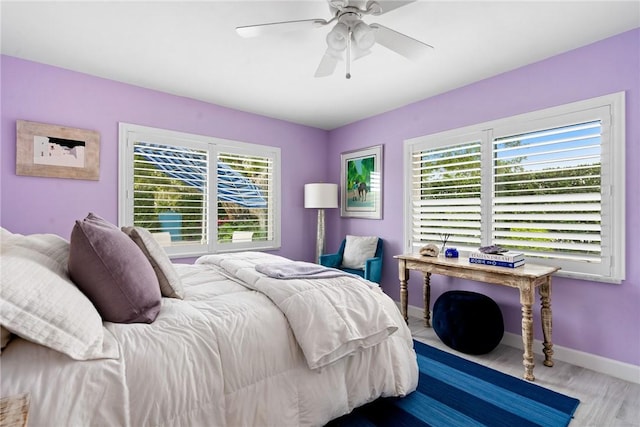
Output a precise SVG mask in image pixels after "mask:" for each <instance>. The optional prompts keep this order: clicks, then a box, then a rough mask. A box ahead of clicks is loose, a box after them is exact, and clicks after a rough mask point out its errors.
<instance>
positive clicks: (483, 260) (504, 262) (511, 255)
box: [469, 251, 524, 268]
mask: <svg viewBox="0 0 640 427" xmlns="http://www.w3.org/2000/svg"><path fill="white" fill-rule="evenodd" d="M469 262H470V263H472V264H484V265H494V266H496V267H509V268H516V267H520V266H522V265H524V254H523V253H522V252H514V251H508V252H502V253H499V254H485V253H484V252H480V251H475V252H471V253H470V254H469Z"/></svg>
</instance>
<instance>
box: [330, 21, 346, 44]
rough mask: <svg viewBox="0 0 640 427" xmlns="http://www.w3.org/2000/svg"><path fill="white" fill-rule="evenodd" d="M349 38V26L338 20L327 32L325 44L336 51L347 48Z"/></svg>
mask: <svg viewBox="0 0 640 427" xmlns="http://www.w3.org/2000/svg"><path fill="white" fill-rule="evenodd" d="M348 39H349V28H348V27H347V26H346V25H345V24H343V23H342V22H338V23H337V24H336V25H335V26H334V27H333V29H332V30H331V31H329V33H328V34H327V45H328V46H329V47H330V48H331V49H333V50H337V51H342V50H345V49H346V48H347V40H348Z"/></svg>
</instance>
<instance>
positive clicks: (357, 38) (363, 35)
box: [352, 21, 376, 50]
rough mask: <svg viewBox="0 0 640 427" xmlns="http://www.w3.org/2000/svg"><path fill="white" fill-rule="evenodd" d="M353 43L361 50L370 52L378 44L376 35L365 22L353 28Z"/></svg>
mask: <svg viewBox="0 0 640 427" xmlns="http://www.w3.org/2000/svg"><path fill="white" fill-rule="evenodd" d="M352 34H353V42H354V43H355V45H356V46H357V47H358V49H360V50H369V49H371V48H372V47H373V45H374V44H375V43H376V35H375V33H374V32H373V31H372V30H371V27H369V26H368V25H367V24H365V23H364V22H362V21H360V22H358V23H357V24H356V25H355V27H354V28H353V33H352Z"/></svg>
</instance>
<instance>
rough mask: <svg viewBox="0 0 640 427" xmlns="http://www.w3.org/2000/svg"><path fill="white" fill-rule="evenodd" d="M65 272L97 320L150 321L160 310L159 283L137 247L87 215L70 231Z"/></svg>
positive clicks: (125, 236) (121, 321)
mask: <svg viewBox="0 0 640 427" xmlns="http://www.w3.org/2000/svg"><path fill="white" fill-rule="evenodd" d="M69 249H70V251H69V276H70V277H71V279H72V280H73V281H74V282H75V284H76V285H77V286H78V288H79V289H80V290H81V291H82V292H84V294H85V295H86V296H87V297H88V298H89V299H90V300H91V302H92V303H93V305H95V307H96V308H97V309H98V312H99V313H100V315H101V316H102V319H103V320H107V321H109V322H115V323H151V322H153V321H154V320H155V318H156V316H157V315H158V312H159V311H160V304H161V301H162V299H161V295H160V285H159V284H158V278H157V277H156V274H155V272H154V271H153V267H152V266H151V264H150V263H149V260H148V259H147V257H146V256H145V255H144V254H143V253H142V251H141V250H140V248H139V247H138V246H137V245H136V244H135V243H134V242H133V240H131V239H130V238H129V236H127V235H126V234H124V233H123V232H122V231H120V229H119V228H118V227H116V226H115V225H113V224H111V223H109V222H107V221H105V220H104V219H102V218H100V217H99V216H97V215H94V214H93V213H90V214H89V215H87V217H86V218H85V219H84V220H82V221H76V225H75V226H74V227H73V231H72V232H71V245H70V248H69Z"/></svg>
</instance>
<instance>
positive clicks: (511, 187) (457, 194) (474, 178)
mask: <svg viewBox="0 0 640 427" xmlns="http://www.w3.org/2000/svg"><path fill="white" fill-rule="evenodd" d="M520 144H521V142H520V141H512V142H509V143H507V144H506V145H507V146H510V147H517V146H519V145H520ZM479 155H480V147H479V146H461V147H460V148H459V149H458V150H455V151H449V152H446V153H436V154H432V153H429V155H427V156H425V157H424V159H423V162H422V164H421V166H422V167H423V168H428V172H426V173H425V174H424V176H423V177H422V178H421V181H420V183H421V184H420V198H421V199H422V200H429V199H456V198H474V197H475V198H477V197H480V191H481V185H482V182H481V172H480V157H479ZM526 159H527V157H526V156H520V157H515V158H512V159H510V160H509V161H503V160H495V161H494V167H495V168H496V170H499V171H500V173H498V174H496V175H495V182H494V193H496V194H502V195H503V197H509V195H515V196H534V195H539V194H544V195H550V194H565V193H566V192H567V189H568V188H571V192H572V193H574V194H575V193H593V192H600V182H601V181H600V173H601V166H600V163H594V164H586V165H579V166H572V167H567V168H563V167H555V168H546V169H540V170H530V171H525V170H524V167H523V166H521V163H522V162H523V161H525V160H526ZM562 203H567V202H562ZM503 213H509V212H503ZM511 213H513V214H518V213H519V212H511ZM531 213H534V214H545V213H546V212H539V211H538V212H531ZM574 213H576V214H579V213H580V212H574ZM455 214H456V212H443V213H442V215H443V216H444V217H445V218H446V217H447V216H448V215H452V216H453V215H455ZM568 222H570V223H571V224H580V223H590V224H592V222H589V221H581V220H579V219H577V217H576V216H574V217H573V218H572V219H571V220H570V221H568ZM533 223H534V221H526V220H522V221H518V222H517V223H515V224H516V225H515V226H512V227H510V228H508V229H506V231H511V232H516V234H517V232H519V233H531V234H532V233H539V234H540V235H541V237H540V238H535V237H516V236H514V237H512V238H511V239H512V240H513V245H510V247H511V248H513V249H517V248H521V249H524V248H526V246H521V247H519V246H518V243H517V242H518V241H527V242H533V241H541V242H548V243H550V245H549V247H547V248H540V249H539V250H540V251H545V250H547V251H551V250H554V249H553V245H552V244H551V243H553V242H556V243H558V242H572V240H570V239H566V240H565V239H559V240H558V239H556V240H551V239H549V238H546V237H542V236H543V235H544V234H546V233H548V232H549V230H545V229H540V228H530V227H527V224H533ZM501 231H505V229H501ZM436 232H437V231H436Z"/></svg>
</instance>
